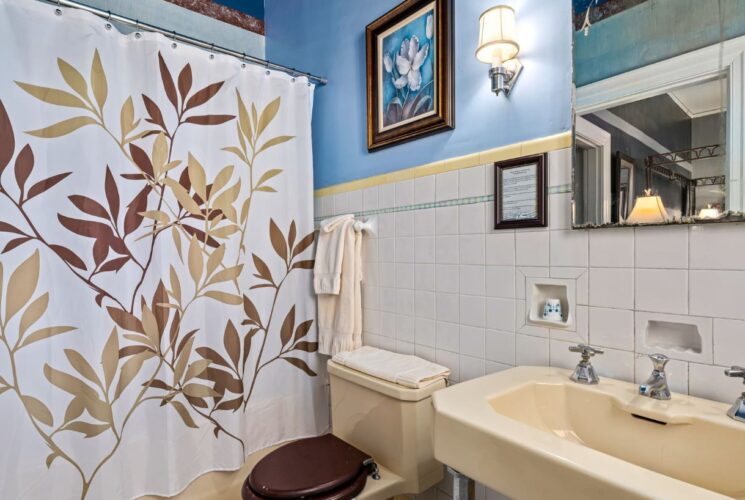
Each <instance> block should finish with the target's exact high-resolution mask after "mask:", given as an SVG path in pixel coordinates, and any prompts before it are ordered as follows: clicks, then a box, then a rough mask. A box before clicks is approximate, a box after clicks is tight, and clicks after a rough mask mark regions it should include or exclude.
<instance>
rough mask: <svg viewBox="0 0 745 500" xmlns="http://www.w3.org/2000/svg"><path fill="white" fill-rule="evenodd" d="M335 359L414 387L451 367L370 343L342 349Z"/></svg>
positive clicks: (354, 368)
mask: <svg viewBox="0 0 745 500" xmlns="http://www.w3.org/2000/svg"><path fill="white" fill-rule="evenodd" d="M333 360H334V362H335V363H339V364H340V365H344V366H346V367H348V368H352V369H353V370H357V371H360V372H363V373H367V374H368V375H372V376H373V377H377V378H381V379H383V380H387V381H389V382H393V383H394V384H398V385H403V386H405V387H410V388H412V389H419V388H421V387H426V386H428V385H429V384H432V383H434V382H436V381H438V380H440V379H443V378H448V376H449V375H450V370H449V369H447V368H446V367H444V366H441V365H438V364H435V363H431V362H429V361H426V360H424V359H422V358H418V357H416V356H410V355H406V354H397V353H395V352H389V351H384V350H382V349H376V348H375V347H370V346H364V347H360V348H359V349H356V350H354V351H352V352H340V353H338V354H336V355H335V356H334V358H333Z"/></svg>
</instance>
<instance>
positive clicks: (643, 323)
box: [634, 311, 714, 363]
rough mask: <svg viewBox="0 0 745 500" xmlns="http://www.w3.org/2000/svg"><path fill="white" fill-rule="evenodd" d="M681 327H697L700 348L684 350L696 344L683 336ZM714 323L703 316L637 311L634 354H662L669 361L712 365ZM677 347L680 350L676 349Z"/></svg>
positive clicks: (635, 314)
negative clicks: (679, 332)
mask: <svg viewBox="0 0 745 500" xmlns="http://www.w3.org/2000/svg"><path fill="white" fill-rule="evenodd" d="M679 325H688V327H689V328H690V326H691V325H692V326H694V327H695V330H696V332H697V333H698V335H699V338H700V347H699V348H697V349H683V347H689V346H690V345H691V344H692V343H693V342H692V341H691V339H689V338H687V337H686V336H684V335H682V334H677V335H676V333H675V332H676V330H678V329H679V328H680V326H679ZM712 330H713V321H712V319H711V318H705V317H702V316H683V315H676V314H661V313H650V312H641V311H637V312H636V313H634V331H635V334H634V336H635V344H634V345H635V351H636V352H637V353H642V354H654V353H662V354H664V355H666V356H668V357H669V358H674V359H681V360H683V361H694V362H697V363H712V362H713V360H714V355H713V352H712V351H713V341H712V337H713V335H712ZM653 337H654V338H653ZM676 346H677V348H676Z"/></svg>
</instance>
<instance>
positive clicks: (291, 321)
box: [279, 305, 295, 346]
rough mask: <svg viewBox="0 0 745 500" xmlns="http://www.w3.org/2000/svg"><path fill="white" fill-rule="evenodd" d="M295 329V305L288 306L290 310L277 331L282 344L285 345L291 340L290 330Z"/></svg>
mask: <svg viewBox="0 0 745 500" xmlns="http://www.w3.org/2000/svg"><path fill="white" fill-rule="evenodd" d="M294 329H295V306H294V305H293V306H292V307H291V308H290V311H289V312H288V313H287V316H285V320H284V321H283V322H282V328H281V329H280V331H279V336H280V340H281V341H282V345H283V346H285V345H287V344H288V343H289V342H290V340H292V332H293V330H294Z"/></svg>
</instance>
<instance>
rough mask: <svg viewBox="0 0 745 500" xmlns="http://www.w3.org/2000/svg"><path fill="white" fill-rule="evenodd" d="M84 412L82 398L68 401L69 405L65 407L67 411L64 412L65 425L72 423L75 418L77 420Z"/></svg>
mask: <svg viewBox="0 0 745 500" xmlns="http://www.w3.org/2000/svg"><path fill="white" fill-rule="evenodd" d="M84 410H85V404H84V403H83V398H82V397H75V398H72V399H71V400H70V403H69V404H68V405H67V409H66V410H65V422H64V423H65V424H66V423H68V422H72V421H73V420H75V419H76V418H78V417H79V416H80V415H82V414H83V411H84Z"/></svg>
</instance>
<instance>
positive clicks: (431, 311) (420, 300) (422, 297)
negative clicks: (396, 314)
mask: <svg viewBox="0 0 745 500" xmlns="http://www.w3.org/2000/svg"><path fill="white" fill-rule="evenodd" d="M435 311H436V303H435V294H434V292H429V291H426V290H417V291H416V293H415V295H414V314H415V315H416V317H417V318H426V319H435V317H436V315H435Z"/></svg>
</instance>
